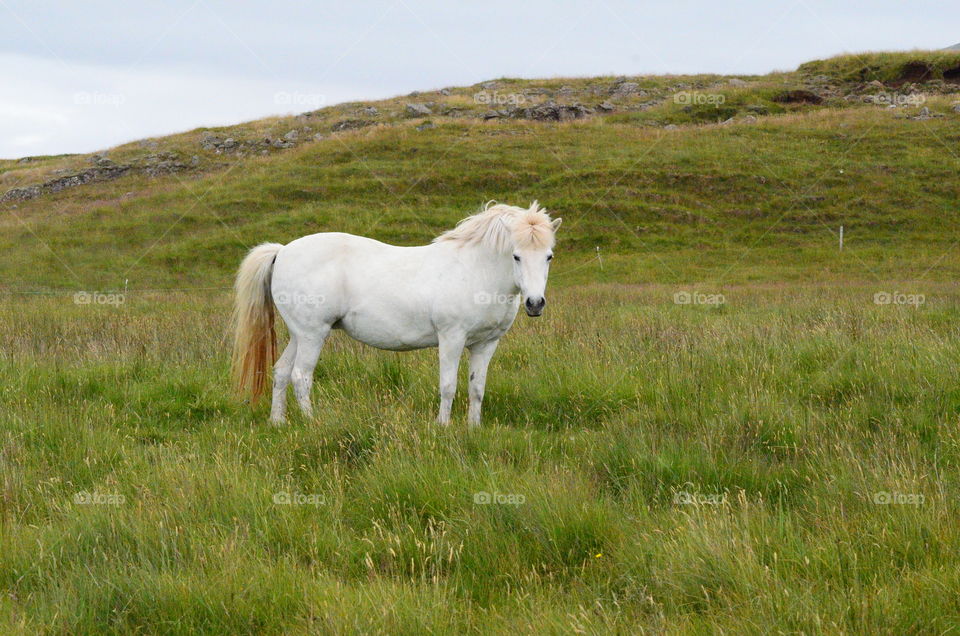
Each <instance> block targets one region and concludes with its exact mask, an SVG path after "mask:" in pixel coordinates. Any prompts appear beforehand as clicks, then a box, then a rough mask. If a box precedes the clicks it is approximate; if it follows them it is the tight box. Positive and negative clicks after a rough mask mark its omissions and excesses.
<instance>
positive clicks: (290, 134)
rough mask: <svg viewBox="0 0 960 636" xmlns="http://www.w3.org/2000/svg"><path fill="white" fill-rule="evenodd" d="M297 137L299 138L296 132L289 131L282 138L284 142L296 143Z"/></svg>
mask: <svg viewBox="0 0 960 636" xmlns="http://www.w3.org/2000/svg"><path fill="white" fill-rule="evenodd" d="M299 137H300V133H298V132H297V131H296V130H291V131H290V132H288V133H287V134H286V135H284V136H283V138H284V139H285V140H286V141H296V140H297V139H298V138H299Z"/></svg>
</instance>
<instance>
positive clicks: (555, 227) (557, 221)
mask: <svg viewBox="0 0 960 636" xmlns="http://www.w3.org/2000/svg"><path fill="white" fill-rule="evenodd" d="M561 223H563V218H559V219H554V220H553V221H551V222H550V225H552V226H553V231H554V232H556V231H557V230H559V229H560V224H561Z"/></svg>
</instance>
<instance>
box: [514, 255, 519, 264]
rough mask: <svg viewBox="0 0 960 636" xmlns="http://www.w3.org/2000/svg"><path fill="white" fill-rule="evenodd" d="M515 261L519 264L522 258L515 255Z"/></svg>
mask: <svg viewBox="0 0 960 636" xmlns="http://www.w3.org/2000/svg"><path fill="white" fill-rule="evenodd" d="M513 260H515V261H517V262H518V263H519V262H520V257H519V256H517V255H516V254H514V255H513Z"/></svg>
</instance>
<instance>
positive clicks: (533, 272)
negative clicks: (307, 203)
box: [233, 201, 562, 425]
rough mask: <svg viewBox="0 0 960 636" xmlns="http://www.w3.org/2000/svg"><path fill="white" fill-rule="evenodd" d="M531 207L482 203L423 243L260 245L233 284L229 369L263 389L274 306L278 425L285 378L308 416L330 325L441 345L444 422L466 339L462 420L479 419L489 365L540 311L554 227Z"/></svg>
mask: <svg viewBox="0 0 960 636" xmlns="http://www.w3.org/2000/svg"><path fill="white" fill-rule="evenodd" d="M561 220H562V219H556V220H551V219H550V217H549V215H548V214H547V212H546V210H544V209H542V208H539V207H538V206H537V202H536V201H534V202H533V205H531V206H530V208H529V209H523V208H518V207H514V206H508V205H502V204H498V205H491V204H487V206H486V207H485V208H484V210H483V211H481V212H479V213H478V214H475V215H473V216H469V217H467V218H465V219H463V220H462V221H460V223H459V224H457V226H456V227H455V228H454V229H452V230H450V231H448V232H446V233H444V234H442V235H440V236H438V237H437V238H435V239H434V240H433V242H432V243H431V244H430V245H423V246H418V247H397V246H394V245H387V244H385V243H381V242H379V241H375V240H373V239H369V238H364V237H360V236H354V235H351V234H342V233H321V234H311V235H310V236H304V237H302V238H299V239H297V240H295V241H293V242H292V243H290V244H288V245H280V244H278V243H264V244H262V245H258V246H257V247H255V248H253V249H252V250H251V251H250V253H249V254H247V257H246V258H245V259H243V262H242V263H241V264H240V270H239V271H238V272H237V279H236V283H235V291H236V303H235V307H234V329H235V340H234V350H233V364H234V371H235V375H236V377H237V381H238V384H239V386H240V389H241V391H244V390H246V391H249V393H250V394H251V395H252V397H253V400H254V401H256V399H257V398H258V397H259V396H260V394H262V393H263V391H264V389H265V387H266V383H267V370H268V366H269V365H270V364H272V363H273V361H274V359H275V358H276V335H275V333H274V330H273V327H274V313H273V308H274V306H276V308H277V310H278V311H279V312H280V316H281V317H282V318H283V321H284V322H285V323H286V324H287V327H288V329H289V331H290V343H289V344H288V345H287V348H286V349H285V350H284V352H283V355H281V356H280V359H279V360H277V362H276V365H275V366H274V383H273V404H272V408H271V412H270V419H271V420H272V421H273V422H275V423H280V422H283V420H284V418H285V415H286V413H285V411H286V390H287V385H288V384H290V382H291V381H292V382H293V389H294V394H295V395H296V398H297V401H298V402H299V404H300V408H301V409H302V410H303V412H304V414H305V415H307V416H308V417H310V416H312V415H313V408H312V406H311V403H310V385H311V383H312V381H313V370H314V367H315V366H316V364H317V359H318V358H319V356H320V350H321V349H322V348H323V343H324V341H325V340H326V338H327V335H328V334H329V333H330V330H331V329H343V330H344V331H346V332H347V334H349V335H350V336H351V337H352V338H354V339H356V340H359V341H360V342H363V343H366V344H368V345H371V346H374V347H377V348H379V349H389V350H392V351H407V350H411V349H422V348H425V347H439V350H440V413H439V415H438V416H437V421H438V422H439V423H440V424H449V422H450V408H451V405H452V403H453V396H454V393H456V389H457V368H458V367H459V364H460V356H461V354H462V353H463V349H464V347H466V348H467V349H468V350H469V351H470V391H469V393H470V409H469V416H468V421H469V423H470V425H477V424H479V422H480V405H481V402H482V401H483V390H484V385H485V384H486V379H487V365H488V364H489V363H490V359H491V358H492V357H493V352H494V351H495V350H496V348H497V344H498V343H499V341H500V338H501V337H503V335H504V334H505V333H506V332H507V330H508V329H510V326H511V325H512V324H513V321H514V319H515V318H516V316H517V310H518V308H519V306H520V298H521V296H522V297H523V298H524V301H525V302H524V308H525V309H526V311H527V314H528V315H529V316H539V315H540V314H541V313H543V308H544V305H545V304H546V299H545V298H544V291H545V289H546V286H547V274H548V273H549V270H550V259H552V258H553V253H552V249H553V245H554V234H555V232H556V229H557V228H558V227H560V222H561Z"/></svg>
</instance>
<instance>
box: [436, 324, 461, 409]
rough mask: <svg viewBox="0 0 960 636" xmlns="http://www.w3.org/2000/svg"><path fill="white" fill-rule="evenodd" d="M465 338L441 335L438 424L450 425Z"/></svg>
mask: <svg viewBox="0 0 960 636" xmlns="http://www.w3.org/2000/svg"><path fill="white" fill-rule="evenodd" d="M464 340H465V337H464V336H463V334H456V333H454V334H440V337H439V342H438V345H439V349H440V413H439V414H437V423H439V424H443V425H444V426H446V425H447V424H449V423H450V410H451V408H453V396H454V395H456V393H457V369H459V367H460V355H461V354H462V353H463V345H464Z"/></svg>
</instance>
